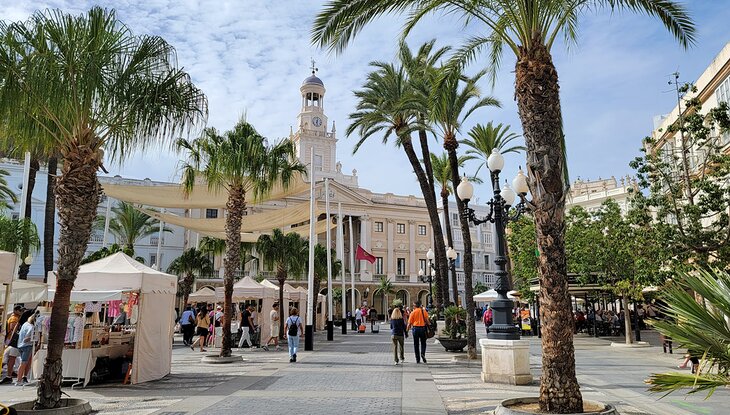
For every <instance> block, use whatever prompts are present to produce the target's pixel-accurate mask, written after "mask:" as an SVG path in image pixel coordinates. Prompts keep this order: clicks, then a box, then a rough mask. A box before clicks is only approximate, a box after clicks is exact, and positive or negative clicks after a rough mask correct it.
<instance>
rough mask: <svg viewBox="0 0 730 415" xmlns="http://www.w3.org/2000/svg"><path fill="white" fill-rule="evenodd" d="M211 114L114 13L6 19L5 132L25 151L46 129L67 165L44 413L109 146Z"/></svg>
mask: <svg viewBox="0 0 730 415" xmlns="http://www.w3.org/2000/svg"><path fill="white" fill-rule="evenodd" d="M206 117H207V101H206V99H205V95H203V93H202V92H201V91H200V90H199V89H197V88H196V87H195V86H194V85H193V83H192V82H191V81H190V78H189V76H188V75H187V73H185V72H184V71H183V70H181V69H179V68H178V67H177V58H176V55H175V50H174V49H173V48H172V46H170V45H169V44H168V43H167V42H165V41H164V40H163V39H162V38H160V37H157V36H134V35H133V34H132V32H131V31H130V30H129V28H128V27H127V26H125V25H124V24H123V23H122V22H120V21H119V20H118V19H117V16H116V13H115V12H114V11H113V10H105V9H102V8H100V7H94V8H92V9H91V10H90V11H88V12H87V13H84V14H81V15H77V16H73V15H69V14H66V13H64V12H62V11H58V10H48V11H39V12H36V13H34V14H33V15H32V16H31V17H30V19H29V20H28V21H26V22H17V23H12V24H7V23H5V22H3V23H0V118H2V120H3V123H4V126H3V128H5V129H7V131H8V133H10V134H11V135H12V136H15V137H24V140H25V141H26V142H25V143H23V145H22V146H21V148H22V149H23V150H29V149H32V148H34V147H35V146H36V145H37V144H38V140H40V139H41V138H39V137H41V136H39V135H38V134H37V133H38V131H44V132H46V133H47V134H48V136H49V137H50V140H51V142H52V143H53V147H54V148H56V149H57V150H58V154H59V158H60V159H61V160H62V161H63V162H62V168H61V175H60V177H58V179H57V181H56V202H57V204H58V215H59V218H60V222H61V232H60V237H59V248H58V252H59V257H58V283H57V286H56V297H55V303H54V307H53V310H52V312H51V321H52V323H51V326H50V331H49V336H48V338H49V341H48V354H47V358H46V361H45V364H44V368H43V375H42V377H41V378H40V380H39V382H38V398H37V400H36V405H35V406H36V408H37V409H45V408H54V407H57V406H58V405H59V404H60V399H61V380H62V373H63V372H62V363H61V353H62V352H63V343H64V337H65V335H66V323H67V321H68V309H69V300H70V295H71V289H72V288H73V285H74V281H75V279H76V274H77V271H78V267H79V263H80V262H81V259H82V258H83V255H84V252H85V251H86V247H87V245H88V241H89V237H90V236H91V229H92V226H93V222H94V217H95V216H96V208H97V205H98V204H99V197H100V194H101V185H100V183H99V181H98V179H97V170H98V169H99V168H101V167H102V163H103V159H104V152H103V150H102V148H104V149H105V150H106V151H107V152H108V153H109V154H110V156H111V159H114V160H118V161H121V160H123V159H124V158H125V157H127V156H128V155H129V154H130V153H131V152H132V151H133V150H135V149H138V148H145V147H146V148H149V147H152V146H159V145H161V144H162V143H163V142H164V141H165V140H167V139H169V138H172V137H176V136H179V135H181V134H186V133H187V132H188V131H190V129H192V128H193V127H195V126H196V125H197V123H198V122H199V121H204V120H205V119H206ZM3 145H4V143H3Z"/></svg>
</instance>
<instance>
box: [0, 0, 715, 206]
mask: <svg viewBox="0 0 730 415" xmlns="http://www.w3.org/2000/svg"><path fill="white" fill-rule="evenodd" d="M725 1H726V0H709V1H687V2H686V3H687V4H688V5H689V10H690V12H691V14H692V16H693V17H694V19H695V22H696V24H697V28H698V39H697V44H696V45H694V46H693V47H691V48H690V49H688V50H684V49H682V48H681V47H680V46H679V44H678V43H677V42H676V41H675V40H674V38H673V37H672V36H671V35H670V34H669V33H668V32H667V31H666V30H665V29H664V27H663V26H662V25H661V24H660V23H658V21H655V19H653V18H649V17H647V16H642V15H632V14H628V13H614V14H612V13H610V12H609V11H598V12H591V13H589V14H587V15H586V16H585V17H584V18H583V19H582V21H581V24H580V30H579V33H578V36H579V37H578V42H577V44H575V45H570V46H569V47H566V45H564V44H559V45H555V46H554V48H553V57H554V61H555V65H556V67H557V70H558V74H559V78H560V87H561V104H562V112H563V118H564V126H565V134H566V143H567V155H568V168H569V172H570V176H571V181H572V180H575V179H577V178H581V179H584V180H585V179H597V178H599V177H601V178H607V177H611V176H615V177H621V176H625V175H627V174H633V171H632V170H631V168H630V167H629V166H628V164H629V162H630V161H631V160H632V159H633V158H634V157H636V156H638V155H639V147H640V144H641V140H642V138H643V137H645V136H647V135H649V134H650V133H651V130H652V118H653V117H654V116H655V115H659V114H665V113H668V112H669V111H670V110H671V109H672V108H673V107H674V105H675V104H676V96H675V95H674V93H673V91H672V88H671V87H670V86H669V85H668V81H669V80H670V79H671V74H672V73H673V72H675V71H678V72H680V74H681V77H680V79H681V80H682V81H687V82H691V81H694V80H695V79H696V78H697V77H698V76H699V75H700V74H701V73H702V71H704V69H705V68H706V67H707V66H708V64H709V63H710V62H711V61H712V59H713V58H714V57H715V56H716V55H717V53H719V52H720V50H721V49H722V48H723V46H724V45H725V44H726V43H727V42H728V41H730V31H729V30H728V26H727V22H728V21H730V8H728V7H725V6H726V3H725ZM324 3H325V2H324V1H321V0H308V1H282V0H273V1H250V0H239V1H222V0H218V1H202V0H174V1H173V0H144V1H139V0H124V1H106V2H104V3H103V5H104V6H105V7H113V8H115V9H116V10H117V12H118V17H119V19H120V20H121V21H122V22H124V23H125V24H126V25H127V26H128V27H129V28H130V29H131V30H132V31H133V33H134V34H136V35H143V34H144V35H159V36H161V37H163V38H164V39H165V40H167V41H168V42H169V43H170V44H172V45H173V46H174V47H175V48H176V50H177V53H178V61H179V64H180V65H181V66H183V67H184V68H185V70H186V71H187V72H188V73H189V74H190V76H191V77H192V80H193V82H194V83H195V84H196V85H197V86H198V87H199V88H201V89H202V90H203V91H204V92H205V94H206V95H207V97H208V100H209V117H208V126H212V127H216V128H217V129H219V130H226V129H229V128H231V127H232V126H233V125H234V124H235V123H236V121H237V120H238V119H239V118H240V117H241V116H242V115H243V114H244V113H245V114H246V118H247V120H248V121H249V122H251V123H252V124H254V125H255V126H256V128H257V129H258V130H259V132H260V133H262V134H263V135H264V136H266V137H268V138H270V139H274V140H275V139H279V138H282V137H285V136H287V135H288V134H289V129H290V126H296V117H297V114H298V113H299V110H300V106H301V97H300V92H299V87H300V85H301V83H302V81H303V80H304V78H306V77H307V76H309V74H310V69H309V67H310V65H311V63H310V59H314V60H315V61H316V62H317V63H316V66H317V67H318V68H319V71H318V73H317V75H318V76H319V77H320V78H321V79H322V80H323V82H324V84H325V87H326V89H327V92H326V94H325V96H326V99H325V101H324V102H325V112H326V114H327V115H328V117H329V120H330V121H331V122H332V121H334V122H335V123H336V125H337V134H338V138H339V142H338V146H337V156H338V159H339V160H340V161H341V162H342V164H343V171H344V172H346V173H349V172H351V171H352V170H353V169H357V175H358V177H359V183H360V186H361V187H365V188H369V189H371V190H373V191H376V192H382V193H385V192H393V193H396V194H403V195H408V194H415V195H419V194H420V188H419V187H418V184H417V182H416V179H415V176H414V175H413V172H412V170H411V168H410V165H409V164H408V162H407V160H406V158H405V155H404V154H403V153H402V151H401V150H398V149H396V147H395V146H394V145H393V143H392V142H391V143H388V144H386V145H385V146H384V145H383V144H382V143H381V140H380V138H379V137H373V138H371V139H370V142H368V143H366V144H365V145H363V146H362V147H361V148H360V150H359V151H358V152H357V153H356V154H354V155H353V154H352V148H353V146H354V143H355V142H356V141H357V137H356V136H352V137H349V138H348V137H345V136H344V131H345V129H346V127H347V125H348V115H349V114H350V113H351V112H353V111H354V108H355V105H356V100H355V97H354V95H353V92H352V91H354V90H357V89H359V88H360V86H361V85H362V84H363V82H364V79H365V77H366V74H367V73H368V72H369V71H370V67H369V63H370V62H372V61H394V59H395V55H396V45H397V40H398V37H399V32H400V29H401V27H402V25H403V21H404V18H403V17H402V16H387V17H383V18H381V19H378V20H376V21H375V22H374V23H373V24H371V25H370V26H368V27H367V28H366V29H365V30H364V31H363V32H362V33H361V34H360V35H358V36H357V38H356V39H355V41H354V42H352V44H351V45H350V46H349V47H348V48H347V49H346V50H345V51H344V52H343V53H341V54H332V53H329V52H328V51H326V50H321V49H319V48H317V47H314V46H312V45H311V43H310V29H311V26H312V21H313V20H314V18H315V16H316V14H317V13H318V11H319V10H320V9H321V8H322V6H323V4H324ZM94 4H95V3H94V2H89V1H83V0H53V1H41V0H32V1H30V0H0V20H5V21H17V20H25V19H27V18H28V17H29V16H30V14H32V13H33V12H34V11H35V10H39V9H46V8H52V9H61V10H64V11H66V12H69V13H74V14H78V13H81V12H83V11H85V10H88V9H89V8H90V7H92V6H93V5H94ZM478 34H483V32H480V31H479V28H478V27H471V26H470V27H466V28H465V27H464V26H463V25H462V24H461V23H460V22H459V21H457V20H455V19H454V18H453V17H450V16H439V15H437V16H433V17H430V18H428V19H427V20H426V21H424V22H423V23H422V24H420V25H419V26H417V27H416V30H415V31H414V32H413V33H412V35H411V36H410V37H409V38H408V39H407V40H408V43H409V45H411V47H412V48H413V49H415V48H417V47H418V46H419V45H421V44H422V43H424V42H425V41H428V40H431V39H437V45H439V46H454V47H458V45H460V44H461V42H462V41H463V40H464V39H465V38H467V37H469V36H472V35H478ZM485 62H486V60H485V59H480V60H477V61H476V62H475V63H474V64H473V65H472V67H470V68H469V70H470V71H471V72H472V73H474V72H476V71H478V70H480V69H481V68H482V67H483V66H481V65H484V63H485ZM513 70H514V58H513V57H512V56H510V55H509V54H505V55H504V59H503V62H502V68H501V70H500V72H499V74H498V78H497V83H496V85H495V86H494V88H492V87H491V85H490V84H489V82H487V81H486V80H485V81H484V82H483V83H482V85H481V88H482V92H483V94H484V95H491V96H493V97H496V98H498V99H499V100H500V101H501V104H502V106H501V108H485V109H481V110H479V111H477V112H475V113H474V114H473V115H472V116H471V117H470V119H469V120H468V121H467V122H466V123H465V124H464V126H463V127H462V131H461V133H462V136H465V135H466V133H467V132H468V130H469V128H471V126H473V125H474V124H475V123H482V124H486V123H487V122H489V121H494V122H496V123H504V124H508V125H510V126H511V130H512V131H515V132H517V133H520V122H519V118H518V115H517V106H516V103H515V101H514V72H513ZM520 141H522V139H521V138H520ZM430 147H431V149H432V151H434V152H436V151H438V152H440V151H442V148H441V146H440V143H439V142H438V141H436V139H435V138H434V139H432V141H431V144H430ZM462 147H463V146H462ZM463 150H464V149H463V148H461V151H463ZM180 158H181V155H179V154H176V153H174V152H172V151H159V152H153V153H149V152H148V153H145V154H140V153H135V154H134V155H133V156H132V157H131V158H130V159H128V160H126V161H125V162H124V164H123V165H121V166H120V165H111V166H108V167H109V170H110V172H111V173H112V174H120V175H122V176H124V177H130V178H138V179H143V178H150V179H153V180H162V181H175V180H177V179H178V178H179V170H178V160H179V159H180ZM506 160H507V163H506V167H505V171H504V176H505V178H509V179H510V180H511V178H512V177H513V176H514V175H515V173H516V171H517V166H518V165H524V155H509V156H507V157H506ZM476 168H477V165H476V164H470V165H467V167H466V170H467V172H469V173H473V172H474V171H476ZM483 173H484V170H482V173H480V174H483ZM486 191H487V188H486V187H485V186H482V187H481V188H479V187H478V188H477V197H478V196H479V195H480V194H481V195H482V196H483V197H486V196H487V195H486V194H485V192H486Z"/></svg>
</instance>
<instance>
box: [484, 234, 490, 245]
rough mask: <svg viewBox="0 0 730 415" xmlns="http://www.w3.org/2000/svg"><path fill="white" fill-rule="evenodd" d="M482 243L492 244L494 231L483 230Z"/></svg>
mask: <svg viewBox="0 0 730 415" xmlns="http://www.w3.org/2000/svg"><path fill="white" fill-rule="evenodd" d="M482 243H483V244H485V245H492V232H482Z"/></svg>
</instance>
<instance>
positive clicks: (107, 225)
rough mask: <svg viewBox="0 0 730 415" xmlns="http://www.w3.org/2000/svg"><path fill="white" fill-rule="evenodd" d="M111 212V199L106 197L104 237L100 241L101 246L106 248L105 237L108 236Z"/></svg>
mask: <svg viewBox="0 0 730 415" xmlns="http://www.w3.org/2000/svg"><path fill="white" fill-rule="evenodd" d="M111 213H112V199H111V198H110V197H109V196H107V197H106V217H105V218H104V239H103V240H102V242H101V247H102V248H106V243H107V238H108V237H109V221H110V220H111V217H110V216H111Z"/></svg>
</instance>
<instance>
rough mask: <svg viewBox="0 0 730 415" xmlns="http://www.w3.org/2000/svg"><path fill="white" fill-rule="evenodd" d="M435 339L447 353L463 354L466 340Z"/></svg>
mask: <svg viewBox="0 0 730 415" xmlns="http://www.w3.org/2000/svg"><path fill="white" fill-rule="evenodd" d="M437 339H438V341H439V343H441V345H442V346H444V349H446V351H447V352H463V351H464V348H465V347H466V343H467V340H466V339H451V338H448V337H438V338H437Z"/></svg>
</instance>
